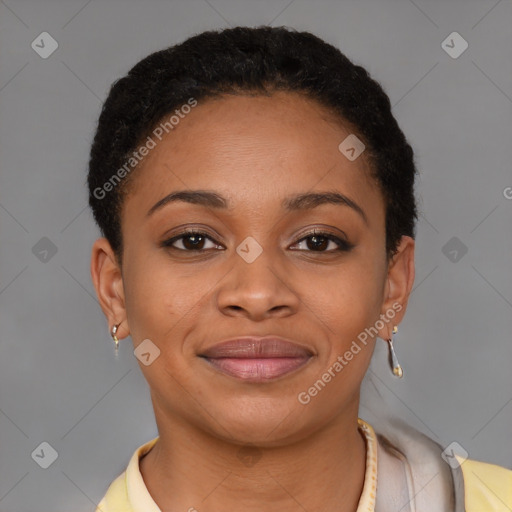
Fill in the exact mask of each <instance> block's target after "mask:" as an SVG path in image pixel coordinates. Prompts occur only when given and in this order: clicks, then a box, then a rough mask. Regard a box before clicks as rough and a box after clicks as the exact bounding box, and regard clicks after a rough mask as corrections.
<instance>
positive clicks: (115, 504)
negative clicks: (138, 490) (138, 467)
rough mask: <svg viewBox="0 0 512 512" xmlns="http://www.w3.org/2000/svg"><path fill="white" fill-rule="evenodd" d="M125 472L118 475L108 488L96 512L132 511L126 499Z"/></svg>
mask: <svg viewBox="0 0 512 512" xmlns="http://www.w3.org/2000/svg"><path fill="white" fill-rule="evenodd" d="M127 491H128V489H127V485H126V471H124V472H123V473H122V474H121V475H119V476H118V477H117V478H116V479H115V480H114V481H113V482H112V483H111V484H110V486H109V488H108V490H107V493H106V494H105V496H104V497H103V499H102V500H101V501H100V502H99V504H98V508H97V509H96V512H129V511H131V510H132V507H131V505H130V500H129V498H128V492H127Z"/></svg>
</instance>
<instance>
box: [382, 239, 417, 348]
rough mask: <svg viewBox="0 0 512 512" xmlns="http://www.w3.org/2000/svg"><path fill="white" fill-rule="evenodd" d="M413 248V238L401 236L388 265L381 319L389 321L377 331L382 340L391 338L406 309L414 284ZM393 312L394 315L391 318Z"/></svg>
mask: <svg viewBox="0 0 512 512" xmlns="http://www.w3.org/2000/svg"><path fill="white" fill-rule="evenodd" d="M414 247H415V242H414V239H413V238H411V237H410V236H402V238H401V240H400V244H399V245H398V248H397V252H396V253H395V254H394V255H393V257H392V259H391V260H390V262H389V264H388V274H387V278H386V283H385V285H384V296H383V302H382V309H381V318H388V319H389V320H388V321H387V322H385V324H384V327H383V328H382V329H379V337H380V338H382V339H384V340H387V339H389V338H391V333H392V330H393V326H395V325H396V326H398V324H399V323H400V322H401V321H402V319H403V317H404V315H405V310H406V309H407V302H408V300H409V295H410V294H411V290H412V286H413V284H414ZM393 312H394V313H395V314H394V315H393V316H392V314H393ZM382 315H385V317H383V316H382Z"/></svg>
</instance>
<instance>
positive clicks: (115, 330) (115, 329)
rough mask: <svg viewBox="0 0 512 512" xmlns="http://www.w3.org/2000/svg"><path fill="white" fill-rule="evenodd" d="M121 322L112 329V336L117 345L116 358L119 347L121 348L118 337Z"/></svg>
mask: <svg viewBox="0 0 512 512" xmlns="http://www.w3.org/2000/svg"><path fill="white" fill-rule="evenodd" d="M120 325H121V324H117V325H114V326H113V327H112V329H111V331H110V336H112V339H113V340H114V343H115V344H116V347H115V356H116V359H117V357H118V349H119V340H118V339H117V336H116V334H117V329H118V328H119V326H120Z"/></svg>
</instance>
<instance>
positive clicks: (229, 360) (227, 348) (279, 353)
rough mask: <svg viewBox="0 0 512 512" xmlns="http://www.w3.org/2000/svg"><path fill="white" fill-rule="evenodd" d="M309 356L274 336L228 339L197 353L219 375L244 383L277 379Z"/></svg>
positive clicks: (299, 366)
mask: <svg viewBox="0 0 512 512" xmlns="http://www.w3.org/2000/svg"><path fill="white" fill-rule="evenodd" d="M312 356H313V352H312V351H311V350H309V349H307V348H305V347H302V346H301V345H298V344H296V343H293V342H291V341H289V340H285V339H284V338H279V337H275V336H272V337H270V336H268V337H264V338H261V337H244V338H237V339H233V340H228V341H225V342H223V343H219V344H218V345H215V346H213V347H210V348H209V349H207V350H205V351H204V352H203V353H201V354H199V357H202V358H204V359H205V361H206V362H207V363H209V364H210V366H212V367H213V368H214V369H216V370H218V371H219V372H221V373H223V374H226V375H230V376H232V377H235V378H237V379H240V380H244V381H247V382H266V381H270V380H273V379H277V378H279V377H282V376H284V375H287V374H289V373H291V372H293V371H295V370H297V369H299V368H301V367H302V366H304V365H305V364H307V363H308V361H309V360H310V359H311V358H312Z"/></svg>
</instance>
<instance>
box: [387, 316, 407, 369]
mask: <svg viewBox="0 0 512 512" xmlns="http://www.w3.org/2000/svg"><path fill="white" fill-rule="evenodd" d="M397 331H398V327H397V326H396V325H395V326H394V327H393V331H392V333H393V334H396V332H397ZM387 342H388V346H389V365H390V366H391V371H392V372H393V375H395V376H396V377H398V378H399V379H401V378H402V377H403V375H404V371H403V370H402V367H401V366H400V363H399V362H398V359H397V357H396V354H395V349H394V348H393V336H392V337H391V338H389V340H387Z"/></svg>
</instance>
